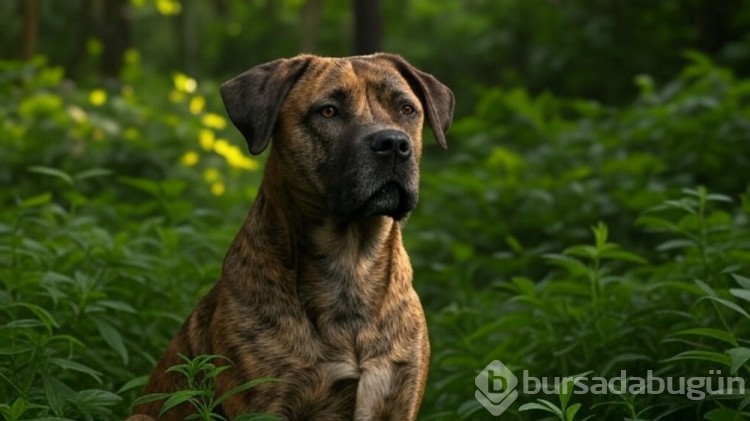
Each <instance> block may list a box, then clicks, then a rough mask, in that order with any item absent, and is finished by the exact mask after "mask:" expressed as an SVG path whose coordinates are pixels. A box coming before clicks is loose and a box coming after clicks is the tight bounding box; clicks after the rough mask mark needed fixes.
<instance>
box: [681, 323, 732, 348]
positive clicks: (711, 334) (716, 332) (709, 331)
mask: <svg viewBox="0 0 750 421" xmlns="http://www.w3.org/2000/svg"><path fill="white" fill-rule="evenodd" d="M672 335H673V336H674V335H697V336H705V337H708V338H713V339H718V340H720V341H722V342H726V343H728V344H730V345H734V346H737V340H736V339H735V338H734V336H732V334H731V333H729V332H727V331H724V330H720V329H714V328H709V327H699V328H695V329H686V330H681V331H679V332H675V333H673V334H672Z"/></svg>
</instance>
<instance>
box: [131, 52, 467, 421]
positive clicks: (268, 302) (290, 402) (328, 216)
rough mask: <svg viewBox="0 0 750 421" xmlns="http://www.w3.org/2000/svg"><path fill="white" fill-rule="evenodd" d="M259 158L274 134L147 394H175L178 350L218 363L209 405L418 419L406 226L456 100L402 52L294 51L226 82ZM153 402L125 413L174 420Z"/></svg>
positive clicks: (184, 410)
mask: <svg viewBox="0 0 750 421" xmlns="http://www.w3.org/2000/svg"><path fill="white" fill-rule="evenodd" d="M221 94H222V97H223V99H224V104H225V106H226V109H227V112H228V114H229V117H230V118H231V120H232V122H233V123H234V125H235V126H236V127H237V128H238V129H239V131H240V132H241V133H242V134H243V135H244V137H245V138H246V139H247V142H248V145H249V148H250V151H251V152H252V153H253V154H259V153H261V152H262V151H263V150H264V149H266V147H267V146H268V144H269V142H270V140H271V138H273V146H272V148H271V152H270V155H269V157H268V160H267V163H266V168H265V173H264V178H263V182H262V183H261V186H260V190H259V192H258V196H257V198H256V200H255V203H254V204H253V206H252V208H251V210H250V213H249V215H248V216H247V219H246V220H245V223H244V225H243V226H242V228H241V229H240V232H239V233H238V234H237V236H236V238H235V239H234V242H233V243H232V245H231V246H230V248H229V251H228V253H227V255H226V258H225V260H224V266H223V269H222V273H221V279H220V280H219V282H218V283H217V284H216V285H215V286H214V287H213V289H212V290H211V292H209V293H208V295H207V296H205V297H204V298H203V299H202V300H201V301H200V303H199V304H198V306H197V307H196V308H195V310H194V311H193V313H192V314H191V315H190V316H189V318H188V319H187V321H186V322H185V324H184V325H183V326H182V329H181V330H180V332H179V333H178V334H177V336H176V337H175V338H174V339H173V340H172V342H171V343H170V344H169V346H168V347H167V349H166V351H165V352H164V355H163V356H162V358H161V360H160V361H159V363H158V365H157V367H156V369H155V370H154V372H153V375H152V376H151V379H150V382H149V383H148V386H147V387H146V390H145V392H146V393H157V392H172V391H175V390H179V389H181V388H183V387H185V381H184V377H183V376H182V375H180V374H176V373H166V372H165V370H166V369H167V368H169V367H170V366H172V365H175V364H179V363H181V362H182V361H181V360H180V358H179V356H178V354H183V355H186V356H189V357H194V356H197V355H201V354H214V355H222V356H225V357H227V358H228V359H229V360H231V361H232V362H233V366H232V367H231V368H230V369H228V370H226V371H225V372H223V373H222V374H221V375H220V376H219V377H218V379H217V383H216V387H217V391H216V393H217V395H220V394H222V393H224V392H226V391H228V390H230V389H232V388H233V387H235V386H237V385H239V384H242V383H243V382H246V381H248V380H250V379H254V378H259V377H264V376H271V377H275V378H277V379H280V382H276V383H266V384H263V385H260V386H257V387H255V388H252V389H250V390H247V391H245V392H242V393H239V394H237V395H234V396H233V397H231V398H229V399H227V400H226V401H224V402H223V403H222V404H221V406H220V408H218V409H217V412H219V413H221V414H222V415H224V416H226V417H233V416H236V415H238V414H242V413H246V412H254V413H255V412H266V413H271V414H275V415H278V416H279V417H280V418H281V419H294V420H297V419H311V420H351V419H355V420H382V419H392V420H399V421H400V420H413V419H415V418H416V417H417V412H418V410H419V406H420V402H421V400H422V394H423V392H424V387H425V381H426V379H427V369H428V358H429V342H428V338H427V329H426V324H425V317H424V312H423V310H422V306H421V304H420V302H419V298H418V297H417V294H416V293H415V292H414V289H413V287H412V269H411V266H410V263H409V258H408V256H407V254H406V251H405V250H404V247H403V244H402V241H401V224H402V222H403V220H404V219H405V218H406V217H407V215H408V214H409V212H410V211H411V210H412V209H413V208H414V206H415V204H416V203H417V196H418V185H419V161H420V157H421V154H422V127H423V123H424V122H425V120H426V122H427V123H429V125H430V126H431V128H432V131H433V133H434V136H435V139H436V140H437V142H438V143H439V144H440V146H442V147H443V148H445V147H446V141H445V132H446V131H447V130H448V128H449V126H450V124H451V120H452V117H453V104H454V98H453V93H452V92H451V91H450V90H449V89H448V88H447V87H446V86H444V85H443V84H442V83H440V82H439V81H438V80H437V79H435V78H434V77H433V76H431V75H429V74H427V73H424V72H421V71H419V70H417V69H416V68H414V67H413V66H411V65H410V64H409V63H407V62H406V61H405V60H404V59H403V58H401V57H399V56H396V55H391V54H382V53H381V54H374V55H368V56H357V57H347V58H322V57H317V56H312V55H300V56H297V57H294V58H291V59H281V60H276V61H273V62H270V63H266V64H263V65H260V66H257V67H254V68H252V69H250V70H248V71H247V72H245V73H243V74H241V75H239V76H237V77H236V78H234V79H232V80H230V81H228V82H226V83H225V84H224V85H222V87H221ZM161 405H162V402H161V401H160V402H153V403H149V404H144V405H141V406H138V407H136V408H135V412H134V413H135V414H139V415H134V416H132V417H131V419H132V420H138V419H141V420H146V419H151V418H152V417H153V418H158V419H163V420H183V419H185V417H186V416H188V415H189V414H191V413H192V407H191V406H189V405H186V404H183V405H181V406H178V407H176V408H174V409H173V410H171V411H169V412H167V413H165V414H164V415H163V416H161V417H159V410H160V408H161Z"/></svg>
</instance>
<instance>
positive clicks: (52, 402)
mask: <svg viewBox="0 0 750 421" xmlns="http://www.w3.org/2000/svg"><path fill="white" fill-rule="evenodd" d="M42 384H43V386H44V395H45V396H46V397H47V403H48V404H49V407H50V409H52V412H53V413H54V414H55V415H57V416H62V415H63V412H64V407H65V402H67V401H69V400H70V399H71V398H72V397H73V396H74V395H75V392H73V390H72V389H71V388H69V387H68V386H67V385H66V384H65V383H63V382H61V381H60V380H57V379H56V378H54V377H52V376H48V375H45V376H43V377H42Z"/></svg>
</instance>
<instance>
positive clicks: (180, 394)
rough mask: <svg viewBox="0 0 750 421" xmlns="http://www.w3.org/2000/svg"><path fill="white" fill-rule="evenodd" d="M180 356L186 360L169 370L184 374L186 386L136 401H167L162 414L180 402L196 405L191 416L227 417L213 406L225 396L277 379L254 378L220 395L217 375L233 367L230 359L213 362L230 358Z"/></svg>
mask: <svg viewBox="0 0 750 421" xmlns="http://www.w3.org/2000/svg"><path fill="white" fill-rule="evenodd" d="M180 358H181V359H182V360H183V361H185V362H184V363H183V364H178V365H174V366H172V367H170V368H168V369H167V373H172V372H175V373H180V374H182V375H183V376H184V377H185V379H186V381H187V388H185V389H182V390H178V391H176V392H173V393H154V394H150V395H144V396H141V397H140V398H138V399H136V401H135V402H134V403H133V405H140V404H144V403H149V402H154V401H161V400H163V401H164V404H163V405H162V408H161V411H160V412H159V415H160V416H161V415H164V414H165V413H166V412H168V411H169V410H170V409H172V408H174V407H176V406H178V405H182V404H190V405H191V406H192V407H193V408H194V409H195V413H194V414H193V415H190V416H188V418H187V419H188V420H203V421H212V420H219V421H226V418H225V417H223V416H221V415H217V414H215V413H214V410H215V409H216V408H217V407H218V406H220V405H221V404H222V403H223V402H224V401H225V400H227V399H229V398H230V397H232V396H234V395H237V394H239V393H242V392H244V391H246V390H248V389H251V388H253V387H256V386H258V385H261V384H264V383H269V382H275V381H278V380H277V379H274V378H270V377H263V378H259V379H253V380H250V381H247V382H245V383H242V384H240V385H238V386H235V387H233V388H232V389H230V390H228V391H226V392H224V393H222V394H221V396H218V397H217V396H216V383H215V382H216V378H217V377H219V375H221V373H222V372H224V371H225V370H227V369H229V368H231V367H232V366H231V362H230V364H226V363H224V364H220V365H217V364H214V363H213V361H214V360H220V361H221V360H224V361H226V362H229V360H228V359H227V358H225V357H222V356H220V355H200V356H197V357H195V358H193V359H190V358H188V357H186V356H184V355H180ZM232 419H233V420H242V421H260V420H275V419H278V418H277V417H273V416H270V415H265V414H242V415H240V416H237V417H234V418H232Z"/></svg>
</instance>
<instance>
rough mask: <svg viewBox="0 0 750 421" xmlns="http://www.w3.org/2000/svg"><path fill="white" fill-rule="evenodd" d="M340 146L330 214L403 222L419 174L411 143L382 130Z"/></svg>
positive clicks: (396, 133) (395, 132)
mask: <svg viewBox="0 0 750 421" xmlns="http://www.w3.org/2000/svg"><path fill="white" fill-rule="evenodd" d="M355 139H356V140H355V141H352V142H342V143H343V144H344V145H346V146H343V147H342V149H341V150H339V151H338V153H337V160H336V161H337V165H334V166H333V167H334V168H335V167H338V168H339V169H341V171H340V173H339V174H337V176H336V179H338V180H339V182H338V183H335V185H333V186H331V187H332V189H331V193H333V194H332V195H329V206H330V207H331V210H332V211H334V212H336V213H338V214H342V215H345V216H349V217H366V216H371V215H385V216H390V217H392V218H394V219H396V220H399V219H402V218H404V217H405V216H406V215H407V214H408V213H409V212H410V211H411V210H412V209H414V207H415V206H416V204H417V199H418V194H419V192H418V185H419V174H418V168H417V162H416V159H415V158H414V143H413V141H412V140H411V138H410V137H409V136H408V135H407V134H406V133H404V132H402V131H400V130H393V129H386V130H378V131H373V132H370V133H367V134H365V135H361V136H357V137H356V138H355Z"/></svg>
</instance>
